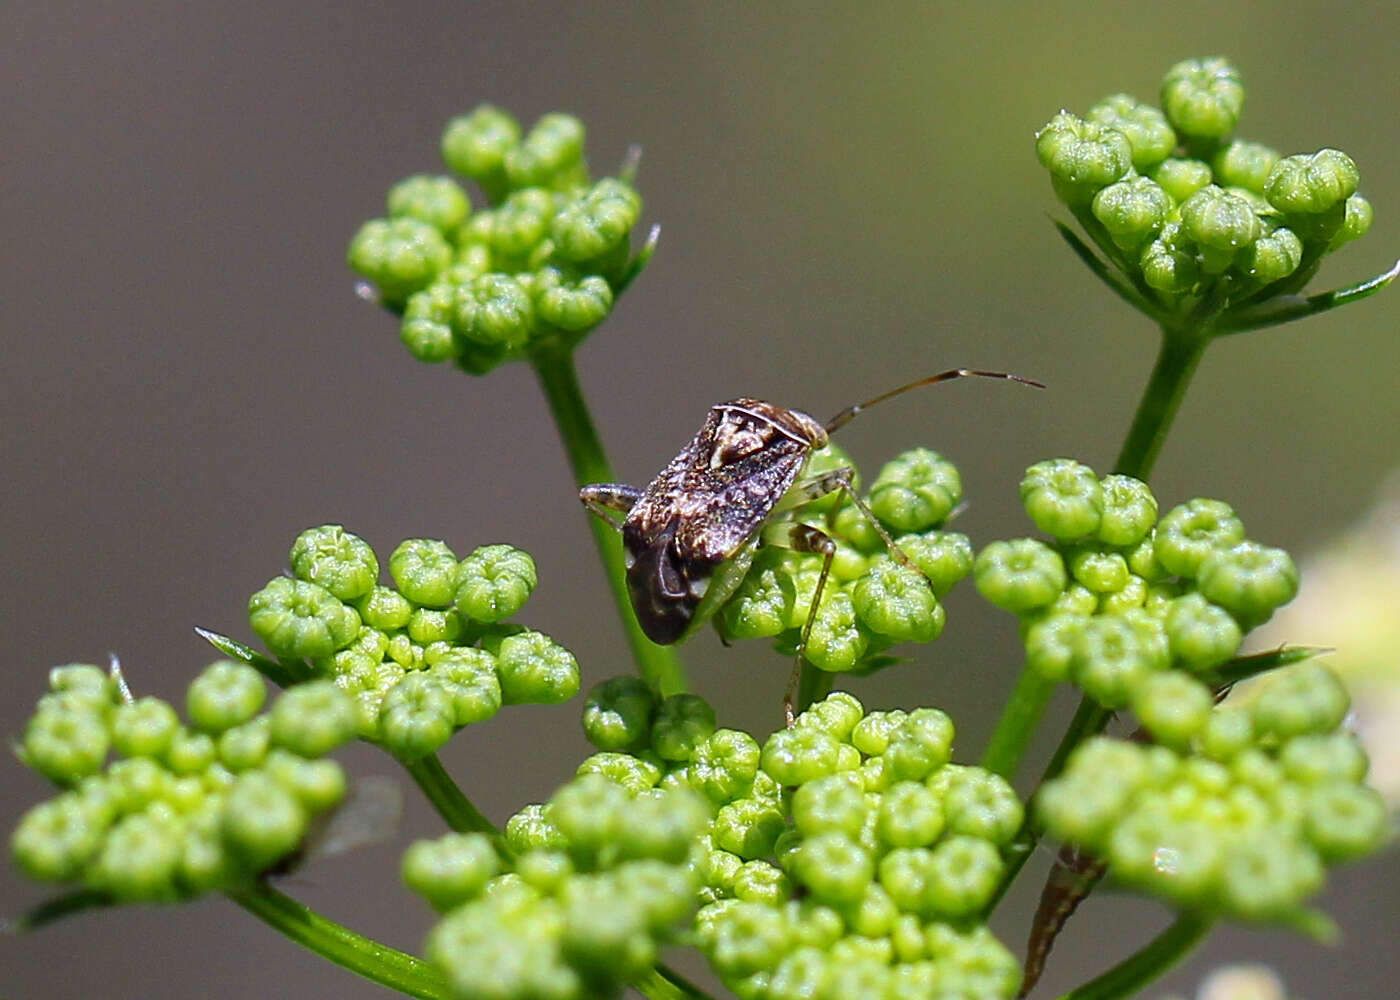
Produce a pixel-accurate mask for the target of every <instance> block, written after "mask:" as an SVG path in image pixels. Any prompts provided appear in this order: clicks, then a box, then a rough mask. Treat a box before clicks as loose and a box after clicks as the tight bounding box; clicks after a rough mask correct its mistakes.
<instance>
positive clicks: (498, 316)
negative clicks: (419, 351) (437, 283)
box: [452, 274, 535, 351]
mask: <svg viewBox="0 0 1400 1000" xmlns="http://www.w3.org/2000/svg"><path fill="white" fill-rule="evenodd" d="M453 296H454V297H453V314H452V331H453V333H455V334H456V335H457V336H458V337H460V338H461V339H462V340H463V341H465V342H466V344H467V346H472V347H481V348H486V349H488V350H491V349H501V350H505V351H510V350H516V349H519V348H521V347H523V346H524V345H525V344H526V342H528V341H529V339H530V335H531V334H532V333H533V332H534V328H535V310H534V305H533V303H532V301H531V299H530V293H529V292H528V291H527V290H526V289H525V287H524V286H523V285H522V284H521V282H520V280H519V278H517V277H513V276H512V275H509V274H483V275H481V276H480V277H478V278H473V279H472V280H471V281H470V282H469V283H467V284H462V285H458V286H456V289H455V290H454V293H453Z"/></svg>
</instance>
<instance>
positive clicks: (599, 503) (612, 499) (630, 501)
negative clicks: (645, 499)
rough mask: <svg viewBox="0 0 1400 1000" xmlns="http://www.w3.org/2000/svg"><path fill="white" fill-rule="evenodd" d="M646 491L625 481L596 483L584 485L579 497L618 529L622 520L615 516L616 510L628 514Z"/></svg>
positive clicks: (619, 529) (591, 509) (584, 503)
mask: <svg viewBox="0 0 1400 1000" xmlns="http://www.w3.org/2000/svg"><path fill="white" fill-rule="evenodd" d="M643 492H644V491H643V490H641V489H638V488H637V487H636V486H627V485H625V484H623V483H594V484H593V485H592V486H584V487H582V488H581V489H580V490H579V491H578V498H579V499H580V500H581V501H583V505H584V506H585V507H587V508H588V510H589V512H590V513H591V514H593V515H595V516H596V517H600V518H602V519H603V520H604V521H607V522H608V523H609V524H611V525H612V526H613V527H614V528H616V529H617V530H618V531H621V530H622V522H621V521H619V520H618V519H617V518H615V517H613V514H614V512H616V513H618V514H622V515H624V516H626V514H627V512H628V511H630V510H631V509H632V508H633V507H634V506H636V503H637V501H638V500H640V499H641V498H642V493H643Z"/></svg>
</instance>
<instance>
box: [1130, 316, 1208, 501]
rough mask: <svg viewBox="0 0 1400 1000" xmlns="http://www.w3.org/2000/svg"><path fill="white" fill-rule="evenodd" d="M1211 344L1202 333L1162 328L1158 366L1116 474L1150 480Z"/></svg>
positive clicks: (1136, 416) (1143, 396)
mask: <svg viewBox="0 0 1400 1000" xmlns="http://www.w3.org/2000/svg"><path fill="white" fill-rule="evenodd" d="M1209 343H1210V337H1209V335H1208V334H1206V333H1204V332H1203V331H1200V330H1182V329H1172V328H1170V327H1165V326H1164V327H1163V328H1162V342H1161V346H1160V347H1159V348H1158V351H1157V363H1156V364H1155V365H1154V366H1153V368H1152V375H1151V377H1150V378H1149V379H1148V382H1147V389H1146V390H1145V391H1144V392H1143V394H1142V400H1141V401H1140V402H1139V403H1138V408H1137V413H1136V414H1134V416H1133V425H1132V427H1131V428H1129V430H1128V436H1127V438H1126V439H1125V440H1124V441H1123V448H1122V450H1121V451H1120V452H1119V453H1118V461H1117V462H1115V463H1114V466H1113V471H1114V472H1117V473H1120V474H1122V475H1125V476H1132V477H1134V478H1136V479H1141V480H1142V481H1143V482H1146V481H1147V479H1148V477H1149V476H1151V474H1152V467H1153V465H1155V464H1156V462H1157V456H1158V455H1159V454H1160V453H1161V451H1162V445H1163V443H1164V442H1165V441H1166V440H1167V432H1168V431H1170V430H1171V426H1172V420H1173V419H1175V417H1176V411H1177V410H1178V409H1180V407H1181V401H1182V399H1183V398H1185V396H1186V387H1187V385H1189V384H1190V382H1191V376H1192V375H1193V374H1195V371H1196V366H1197V365H1198V364H1199V363H1200V360H1201V355H1202V354H1203V353H1205V349H1206V345H1207V344H1209Z"/></svg>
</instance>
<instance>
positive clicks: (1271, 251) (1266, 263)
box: [1238, 226, 1303, 285]
mask: <svg viewBox="0 0 1400 1000" xmlns="http://www.w3.org/2000/svg"><path fill="white" fill-rule="evenodd" d="M1302 262H1303V241H1302V240H1300V239H1298V237H1297V236H1296V235H1294V233H1293V231H1292V230H1289V229H1285V228H1283V227H1282V226H1280V227H1279V228H1278V229H1275V230H1274V231H1273V232H1271V233H1267V234H1265V235H1263V236H1260V237H1259V239H1258V240H1257V241H1255V242H1254V243H1253V244H1252V245H1251V246H1248V247H1246V248H1245V250H1244V252H1243V253H1241V254H1240V257H1239V261H1238V267H1239V269H1240V271H1242V272H1243V273H1244V274H1246V275H1248V276H1249V277H1251V278H1253V279H1254V280H1255V281H1257V282H1259V284H1261V285H1267V284H1269V283H1270V282H1274V281H1278V280H1279V279H1280V278H1286V277H1288V276H1289V275H1290V274H1292V273H1293V272H1294V271H1296V270H1298V266H1299V265H1300V264H1302Z"/></svg>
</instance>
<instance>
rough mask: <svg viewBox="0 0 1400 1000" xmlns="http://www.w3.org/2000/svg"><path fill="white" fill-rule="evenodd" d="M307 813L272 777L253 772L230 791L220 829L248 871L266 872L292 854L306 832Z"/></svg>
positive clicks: (225, 802)
mask: <svg viewBox="0 0 1400 1000" xmlns="http://www.w3.org/2000/svg"><path fill="white" fill-rule="evenodd" d="M306 823H307V815H306V810H305V809H304V808H302V806H301V804H300V803H299V802H298V801H297V800H296V797H295V796H293V795H292V794H291V793H290V792H288V791H287V790H286V789H285V788H283V787H282V786H281V785H279V784H278V783H277V782H276V781H274V780H273V779H272V778H271V777H269V776H267V775H265V774H261V773H258V772H256V771H255V772H250V773H248V774H244V775H242V776H240V777H239V779H238V780H237V781H236V782H234V784H233V786H232V787H231V788H230V789H229V791H228V796H227V798H225V800H224V807H223V810H222V813H221V818H220V829H221V831H222V833H223V837H224V840H225V842H226V843H227V844H228V846H229V848H230V849H231V850H232V851H233V852H234V853H235V854H237V855H238V856H239V858H240V859H241V860H242V862H243V864H244V865H245V866H246V867H247V869H248V870H249V871H252V872H262V871H266V870H267V869H268V868H270V867H272V865H273V864H274V863H275V862H277V861H278V860H280V859H281V858H283V857H285V856H286V855H288V854H290V853H291V852H292V851H293V850H295V849H296V846H297V845H298V844H299V843H301V838H302V837H303V836H304V835H305V833H306Z"/></svg>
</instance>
